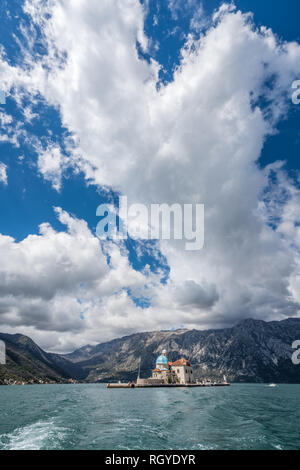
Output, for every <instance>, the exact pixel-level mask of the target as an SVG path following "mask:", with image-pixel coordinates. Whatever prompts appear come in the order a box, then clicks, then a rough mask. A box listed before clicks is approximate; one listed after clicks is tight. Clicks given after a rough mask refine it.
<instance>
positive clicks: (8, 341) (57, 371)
mask: <svg viewBox="0 0 300 470" xmlns="http://www.w3.org/2000/svg"><path fill="white" fill-rule="evenodd" d="M0 340H2V341H4V342H5V346H6V364H5V365H0V385H1V384H6V383H10V384H14V383H17V384H21V383H51V382H53V383H65V382H68V381H69V380H70V379H71V378H76V379H77V378H78V379H82V378H83V377H84V373H83V372H82V369H81V368H80V367H79V366H78V365H76V364H72V363H70V361H68V360H66V359H64V358H63V357H62V356H60V355H58V354H51V353H46V352H45V351H43V350H42V349H41V348H40V347H39V346H37V345H36V344H35V343H34V342H33V341H32V340H31V339H30V338H28V337H27V336H23V335H8V334H2V333H0Z"/></svg>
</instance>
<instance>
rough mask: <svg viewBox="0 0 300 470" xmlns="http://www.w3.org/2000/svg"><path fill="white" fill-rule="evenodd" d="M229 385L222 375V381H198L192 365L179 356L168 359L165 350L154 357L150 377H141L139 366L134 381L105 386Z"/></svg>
mask: <svg viewBox="0 0 300 470" xmlns="http://www.w3.org/2000/svg"><path fill="white" fill-rule="evenodd" d="M228 385H230V384H229V383H228V382H227V380H226V377H225V376H224V381H223V382H212V381H211V380H206V381H201V382H200V381H198V380H196V379H195V375H194V372H193V366H192V365H191V363H190V362H189V361H188V360H187V359H185V358H183V357H182V358H181V359H178V360H177V361H175V362H170V361H168V358H167V351H166V350H165V349H164V350H163V351H162V354H161V355H160V356H158V358H157V359H156V367H155V369H153V370H152V377H149V378H145V379H142V378H141V377H140V368H139V372H138V376H137V380H136V382H128V383H122V382H118V383H109V384H107V388H136V387H137V388H145V387H207V386H228Z"/></svg>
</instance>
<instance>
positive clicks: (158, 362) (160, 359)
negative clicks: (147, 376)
mask: <svg viewBox="0 0 300 470" xmlns="http://www.w3.org/2000/svg"><path fill="white" fill-rule="evenodd" d="M156 366H160V367H159V368H160V369H161V370H168V368H169V363H168V359H167V357H166V356H165V355H164V354H161V355H160V356H158V358H157V359H156ZM161 366H164V367H161Z"/></svg>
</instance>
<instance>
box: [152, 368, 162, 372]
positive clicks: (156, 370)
mask: <svg viewBox="0 0 300 470" xmlns="http://www.w3.org/2000/svg"><path fill="white" fill-rule="evenodd" d="M153 372H161V370H160V369H153Z"/></svg>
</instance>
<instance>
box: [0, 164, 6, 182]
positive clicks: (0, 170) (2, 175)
mask: <svg viewBox="0 0 300 470" xmlns="http://www.w3.org/2000/svg"><path fill="white" fill-rule="evenodd" d="M0 183H3V184H4V186H7V165H5V163H3V162H0Z"/></svg>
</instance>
